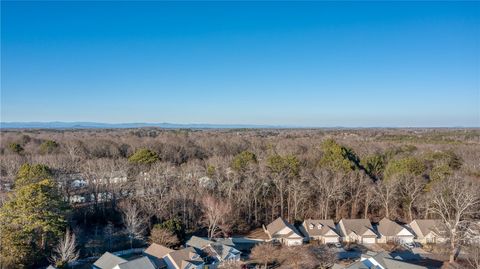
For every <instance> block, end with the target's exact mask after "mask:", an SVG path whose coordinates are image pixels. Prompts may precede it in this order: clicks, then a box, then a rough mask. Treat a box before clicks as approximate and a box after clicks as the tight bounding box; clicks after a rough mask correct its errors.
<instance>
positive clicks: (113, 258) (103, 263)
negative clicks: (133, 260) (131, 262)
mask: <svg viewBox="0 0 480 269" xmlns="http://www.w3.org/2000/svg"><path fill="white" fill-rule="evenodd" d="M123 262H127V260H125V259H123V258H120V257H118V256H117V255H114V254H112V253H110V252H108V251H107V252H105V253H104V254H103V255H102V256H101V257H100V258H99V259H98V260H97V261H95V263H94V264H93V268H95V269H113V268H114V267H115V266H117V265H119V264H120V263H123Z"/></svg>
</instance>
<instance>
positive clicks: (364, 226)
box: [337, 219, 377, 244]
mask: <svg viewBox="0 0 480 269" xmlns="http://www.w3.org/2000/svg"><path fill="white" fill-rule="evenodd" d="M337 231H338V232H339V234H340V240H341V241H343V242H355V243H360V244H374V243H376V241H377V234H376V233H375V231H374V230H373V227H372V224H371V223H370V220H368V219H341V220H340V222H338V224H337Z"/></svg>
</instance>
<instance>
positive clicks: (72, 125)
mask: <svg viewBox="0 0 480 269" xmlns="http://www.w3.org/2000/svg"><path fill="white" fill-rule="evenodd" d="M143 127H156V128H165V129H241V128H263V129H269V128H270V129H271V128H292V127H286V126H274V125H254V124H207V123H205V124H204V123H198V124H178V123H166V122H163V123H101V122H60V121H53V122H0V129H109V128H110V129H120V128H143Z"/></svg>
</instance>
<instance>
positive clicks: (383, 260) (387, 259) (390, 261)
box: [335, 252, 428, 269]
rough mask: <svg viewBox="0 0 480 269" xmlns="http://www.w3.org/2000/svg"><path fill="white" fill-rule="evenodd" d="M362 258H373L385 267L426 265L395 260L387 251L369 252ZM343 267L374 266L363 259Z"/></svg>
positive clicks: (420, 268) (367, 268)
mask: <svg viewBox="0 0 480 269" xmlns="http://www.w3.org/2000/svg"><path fill="white" fill-rule="evenodd" d="M362 258H364V259H368V258H372V259H374V260H375V261H376V262H377V263H378V264H380V265H381V266H382V267H383V268H385V269H427V268H428V267H424V266H420V265H415V264H411V263H408V262H405V261H401V260H396V259H394V258H392V256H390V255H389V254H388V253H386V252H380V253H376V252H373V253H371V252H369V253H367V254H364V255H362ZM335 268H342V267H341V266H337V267H335ZM343 268H345V269H372V268H376V267H374V265H373V264H372V263H370V262H369V261H368V260H363V261H357V262H354V263H352V264H350V265H348V266H346V267H343Z"/></svg>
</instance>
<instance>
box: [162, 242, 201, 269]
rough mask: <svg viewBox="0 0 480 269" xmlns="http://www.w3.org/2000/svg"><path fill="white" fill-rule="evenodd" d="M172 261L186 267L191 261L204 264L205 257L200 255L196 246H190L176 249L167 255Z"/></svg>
mask: <svg viewBox="0 0 480 269" xmlns="http://www.w3.org/2000/svg"><path fill="white" fill-rule="evenodd" d="M167 258H169V259H170V260H171V261H172V263H175V264H176V265H177V266H178V267H180V268H184V267H185V266H186V265H188V264H189V263H192V264H202V263H203V259H202V258H201V257H200V255H199V253H197V252H196V250H195V248H193V247H188V248H184V249H180V250H175V251H173V252H170V253H169V254H168V255H167Z"/></svg>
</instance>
